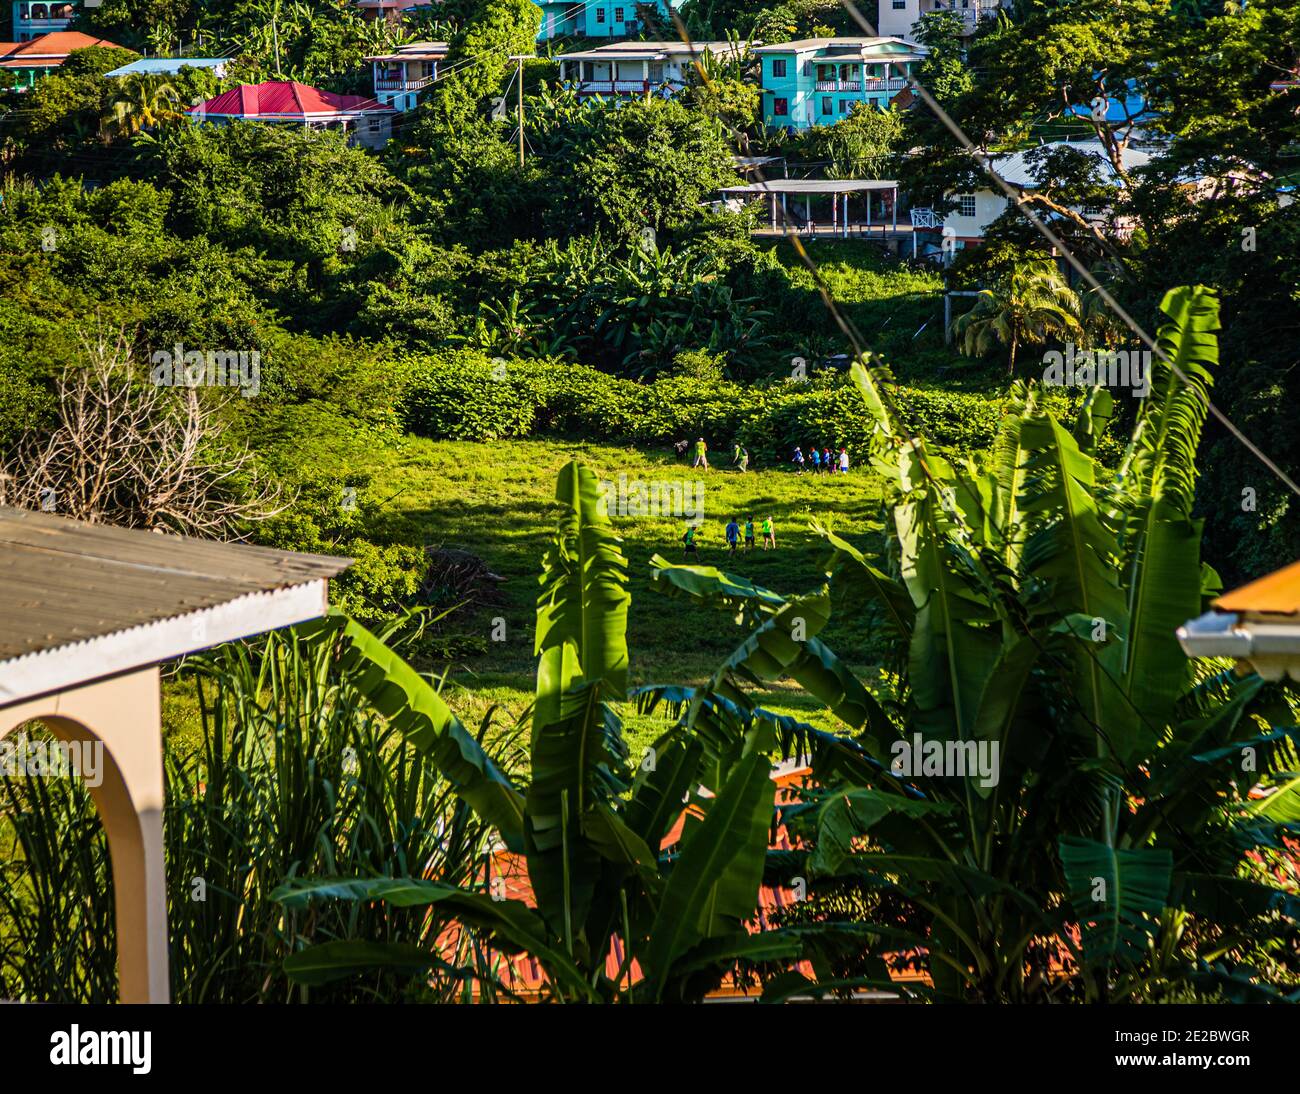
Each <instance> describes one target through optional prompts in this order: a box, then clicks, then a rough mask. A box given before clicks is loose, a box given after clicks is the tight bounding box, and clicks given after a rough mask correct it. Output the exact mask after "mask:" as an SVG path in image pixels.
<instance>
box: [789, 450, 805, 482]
mask: <svg viewBox="0 0 1300 1094" xmlns="http://www.w3.org/2000/svg"><path fill="white" fill-rule="evenodd" d="M790 462H791V463H793V464H794V469H795V471H797V472H798V473H799V474H800V475H802V474H803V449H802V448H800V447H799V446H798V445H795V446H794V459H792V460H791V461H790Z"/></svg>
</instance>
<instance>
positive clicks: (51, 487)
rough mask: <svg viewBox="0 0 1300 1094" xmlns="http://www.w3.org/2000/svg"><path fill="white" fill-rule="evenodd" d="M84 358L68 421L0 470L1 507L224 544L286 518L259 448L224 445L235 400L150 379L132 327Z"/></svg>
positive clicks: (105, 337)
mask: <svg viewBox="0 0 1300 1094" xmlns="http://www.w3.org/2000/svg"><path fill="white" fill-rule="evenodd" d="M82 353H83V356H84V361H83V362H82V364H81V365H80V366H79V367H78V366H69V367H68V368H66V369H65V370H64V373H63V375H62V377H61V378H60V380H59V383H58V396H59V421H58V423H57V424H56V425H55V426H54V428H53V429H52V430H43V431H39V432H33V433H30V434H28V435H27V436H26V437H24V438H23V439H22V440H21V441H20V442H19V443H18V444H17V446H15V449H14V451H13V453H12V455H11V457H10V458H9V459H8V460H7V461H5V462H4V463H3V464H0V504H4V505H13V506H17V507H19V508H24V509H46V510H50V511H53V512H57V513H59V514H61V515H63V516H68V517H74V518H76V519H78V520H85V521H90V522H93V523H106V524H121V525H126V526H128V527H132V528H150V529H153V530H154V531H159V532H177V533H181V534H184V535H194V536H204V537H208V538H217V539H242V538H244V536H245V535H246V527H247V524H248V523H249V522H250V521H257V520H262V519H265V518H266V517H269V516H272V515H274V514H275V513H277V512H280V511H282V509H283V508H284V506H282V505H281V506H279V507H277V505H276V503H277V501H278V500H279V497H280V490H279V488H278V487H271V486H269V485H268V484H266V483H264V482H259V481H258V477H257V474H256V470H255V468H254V467H253V465H252V457H251V454H250V453H249V452H248V450H247V449H242V448H241V449H237V448H234V447H233V446H230V445H228V444H225V443H223V442H222V441H220V439H219V437H220V433H221V423H220V413H221V408H222V406H223V405H224V403H222V402H221V401H220V400H215V399H213V398H211V397H210V396H209V394H208V393H206V392H200V391H199V390H197V389H196V388H194V387H184V386H181V387H161V386H158V385H156V384H152V383H150V382H148V380H147V378H142V377H141V376H140V375H139V374H138V373H137V370H136V369H135V368H134V366H133V364H132V347H131V344H130V341H129V340H128V338H127V336H126V334H125V333H124V332H123V331H121V330H117V331H108V332H105V331H104V330H102V329H98V330H96V331H95V332H94V333H93V334H88V335H84V336H83V339H82Z"/></svg>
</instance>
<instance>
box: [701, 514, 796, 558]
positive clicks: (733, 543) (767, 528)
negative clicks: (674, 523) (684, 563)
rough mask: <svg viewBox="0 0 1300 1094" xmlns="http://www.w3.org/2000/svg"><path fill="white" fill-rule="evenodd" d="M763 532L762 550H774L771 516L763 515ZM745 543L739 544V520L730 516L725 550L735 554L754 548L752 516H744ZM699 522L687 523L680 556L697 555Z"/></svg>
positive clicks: (773, 527) (774, 531)
mask: <svg viewBox="0 0 1300 1094" xmlns="http://www.w3.org/2000/svg"><path fill="white" fill-rule="evenodd" d="M759 527H760V529H761V530H762V533H763V550H764V551H766V550H768V549H769V548H771V549H772V550H776V524H775V523H774V522H773V520H772V518H771V517H764V518H763V521H762V524H760V525H759ZM744 534H745V545H744V547H743V548H742V547H741V545H740V535H741V526H740V521H738V520H737V519H736V518H735V517H732V518H731V520H730V521H728V522H727V532H726V535H727V551H728V553H729V554H733V555H734V554H735V553H736V552H737V551H738V550H745V551H752V550H753V549H754V518H753V517H746V518H745V527H744ZM699 539H700V526H699V524H688V525H687V526H686V532H685V534H684V535H683V536H682V558H684V559H688V558H694V557H698V556H699Z"/></svg>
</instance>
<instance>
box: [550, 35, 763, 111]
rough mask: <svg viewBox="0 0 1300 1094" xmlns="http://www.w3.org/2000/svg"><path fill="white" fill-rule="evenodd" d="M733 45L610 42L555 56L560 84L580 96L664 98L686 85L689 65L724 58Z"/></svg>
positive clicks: (734, 47) (726, 43)
mask: <svg viewBox="0 0 1300 1094" xmlns="http://www.w3.org/2000/svg"><path fill="white" fill-rule="evenodd" d="M736 48H738V47H737V46H735V45H733V44H732V43H731V42H690V43H686V42H611V43H610V44H609V45H604V46H598V47H596V48H595V49H586V50H581V51H579V52H577V53H566V54H564V55H562V56H560V57H558V58H557V60H558V61H559V62H560V83H561V85H563V86H566V87H571V88H573V89H574V90H575V91H576V92H577V93H578V94H579V95H605V96H610V95H650V94H654V95H662V96H664V97H665V98H667V97H671V96H672V95H675V94H677V92H679V91H680V90H681V89H682V88H684V87H685V86H686V83H687V78H688V77H689V75H690V71H691V66H692V65H693V64H694V63H695V62H696V60H697V59H698V58H699V57H701V56H702V55H703V54H704V53H706V52H708V53H712V54H713V55H714V56H717V57H725V56H727V55H728V54H729V53H731V52H732V51H733V50H735V49H736ZM739 48H741V49H743V48H744V44H743V43H741V44H740V45H739Z"/></svg>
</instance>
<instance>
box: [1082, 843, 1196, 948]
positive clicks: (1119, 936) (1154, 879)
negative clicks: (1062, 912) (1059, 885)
mask: <svg viewBox="0 0 1300 1094" xmlns="http://www.w3.org/2000/svg"><path fill="white" fill-rule="evenodd" d="M1057 847H1058V850H1059V852H1060V855H1061V868H1062V870H1063V871H1064V872H1065V879H1066V882H1067V884H1068V886H1069V899H1070V904H1071V906H1072V907H1073V908H1074V913H1075V915H1077V916H1078V917H1079V925H1080V928H1081V930H1082V933H1083V957H1084V963H1085V964H1086V965H1088V966H1090V967H1093V968H1096V967H1099V966H1107V965H1110V966H1113V965H1125V966H1130V967H1131V966H1134V965H1136V964H1138V963H1139V962H1140V961H1142V959H1143V958H1145V957H1146V956H1147V951H1148V949H1149V947H1150V945H1151V940H1152V938H1153V937H1154V935H1155V932H1156V928H1157V926H1158V919H1159V916H1160V913H1161V912H1162V911H1163V910H1164V908H1165V906H1166V904H1167V903H1168V900H1169V890H1170V884H1171V881H1172V877H1173V856H1172V855H1171V854H1170V853H1169V852H1168V851H1165V850H1161V849H1158V848H1154V847H1142V848H1137V849H1130V850H1117V849H1116V848H1114V847H1110V846H1107V845H1106V844H1104V843H1098V842H1096V841H1095V840H1089V839H1082V838H1081V837H1078V836H1062V837H1061V838H1060V840H1059V841H1058V842H1057Z"/></svg>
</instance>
